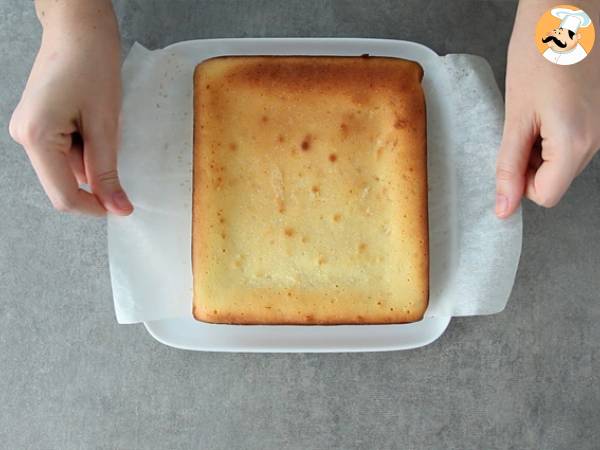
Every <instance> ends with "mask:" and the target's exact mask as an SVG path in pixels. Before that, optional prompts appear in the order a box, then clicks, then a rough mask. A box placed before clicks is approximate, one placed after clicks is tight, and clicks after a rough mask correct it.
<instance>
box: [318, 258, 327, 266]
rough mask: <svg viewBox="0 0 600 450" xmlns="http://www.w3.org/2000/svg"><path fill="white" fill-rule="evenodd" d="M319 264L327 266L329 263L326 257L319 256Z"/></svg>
mask: <svg viewBox="0 0 600 450" xmlns="http://www.w3.org/2000/svg"><path fill="white" fill-rule="evenodd" d="M317 262H318V263H319V265H320V266H322V265H323V264H325V263H326V262H327V258H325V257H324V256H319V259H318V260H317Z"/></svg>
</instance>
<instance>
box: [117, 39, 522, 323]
mask: <svg viewBox="0 0 600 450" xmlns="http://www.w3.org/2000/svg"><path fill="white" fill-rule="evenodd" d="M198 49H199V51H198V52H193V53H192V54H190V53H189V52H178V51H177V50H175V49H169V48H167V49H162V50H155V51H149V50H146V49H145V48H144V47H142V46H141V45H139V44H134V46H133V47H132V49H131V51H130V53H129V55H128V56H127V58H126V60H125V63H124V65H123V71H122V76H123V92H124V97H123V108H122V116H121V129H122V137H121V148H120V153H119V173H120V177H121V181H122V183H123V185H124V187H125V189H126V190H127V193H128V195H129V197H130V199H131V201H132V202H133V204H134V206H135V212H134V213H133V214H132V215H131V216H129V217H116V216H109V218H108V246H109V263H110V271H111V280H112V287H113V297H114V303H115V312H116V316H117V320H118V322H119V323H136V322H144V321H150V320H159V319H170V318H176V317H185V316H191V302H192V272H191V199H192V194H191V192H192V191H191V180H192V129H193V128H192V127H193V125H192V119H193V112H192V76H193V70H194V67H195V65H196V64H197V63H199V62H200V61H201V60H202V59H204V58H205V57H207V56H208V55H203V54H202V51H201V50H202V41H198ZM328 54H331V53H328ZM357 54H360V52H358V53H357ZM211 56H212V55H211ZM433 58H434V60H433V61H428V63H427V67H426V68H425V79H424V82H423V84H424V87H425V92H426V97H427V114H428V117H427V120H428V143H427V145H428V172H429V173H428V183H429V219H430V303H429V307H428V309H427V312H426V316H428V317H432V316H439V315H444V316H465V315H482V314H492V313H496V312H499V311H501V310H502V309H504V307H505V305H506V302H507V300H508V297H509V295H510V291H511V289H512V285H513V282H514V278H515V273H516V269H517V265H518V261H519V255H520V251H521V234H522V231H521V228H522V220H521V212H520V210H519V211H518V212H517V213H516V214H515V215H514V216H512V217H511V218H510V219H508V220H504V221H501V220H498V219H497V218H496V217H495V215H494V212H493V209H494V200H495V192H494V186H495V181H494V171H495V169H494V167H495V158H496V153H497V149H498V146H499V143H500V137H501V130H502V121H503V104H502V98H501V96H500V93H499V91H498V87H497V85H496V83H495V80H494V77H493V74H492V71H491V69H490V67H489V65H488V64H487V62H486V61H485V60H484V59H482V58H480V57H476V56H471V55H462V54H453V55H447V56H443V57H435V56H434V57H433Z"/></svg>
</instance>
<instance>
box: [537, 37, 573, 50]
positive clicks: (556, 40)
mask: <svg viewBox="0 0 600 450" xmlns="http://www.w3.org/2000/svg"><path fill="white" fill-rule="evenodd" d="M550 41H553V42H554V43H555V44H556V45H557V46H558V47H560V48H565V47H566V46H567V43H566V42H562V41H559V40H558V38H557V37H556V36H546V37H545V38H542V42H543V43H544V44H545V43H546V42H550Z"/></svg>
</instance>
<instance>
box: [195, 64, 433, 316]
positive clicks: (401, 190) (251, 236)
mask: <svg viewBox="0 0 600 450" xmlns="http://www.w3.org/2000/svg"><path fill="white" fill-rule="evenodd" d="M422 77H423V71H422V69H421V67H420V66H419V65H418V64H417V63H414V62H411V61H405V60H402V59H396V58H380V57H310V56H305V57H295V56H293V57H285V56H283V57H278V56H264V57H262V56H258V57H254V56H249V57H245V56H239V57H219V58H213V59H209V60H206V61H204V62H203V63H201V64H199V65H198V66H197V67H196V71H195V74H194V174H193V179H194V183H193V219H192V267H193V275H194V300H193V314H194V317H195V318H196V319H198V320H201V321H205V322H212V323H234V324H377V323H403V322H412V321H416V320H420V319H421V318H422V316H423V314H424V312H425V309H426V307H427V302H428V294H429V280H428V274H429V269H428V266H429V257H428V223H427V156H426V115H425V100H424V95H423V90H422V87H421V80H422Z"/></svg>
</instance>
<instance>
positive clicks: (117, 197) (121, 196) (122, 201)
mask: <svg viewBox="0 0 600 450" xmlns="http://www.w3.org/2000/svg"><path fill="white" fill-rule="evenodd" d="M112 199H113V202H114V203H115V205H117V208H119V209H120V210H121V211H128V210H130V209H131V203H130V201H129V199H128V198H127V194H125V192H123V191H119V192H115V193H114V194H113V196H112Z"/></svg>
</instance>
